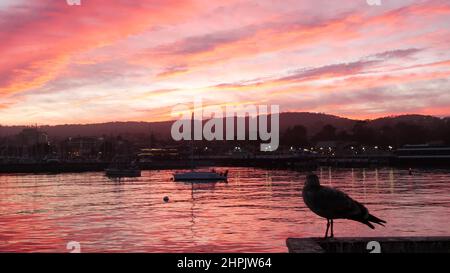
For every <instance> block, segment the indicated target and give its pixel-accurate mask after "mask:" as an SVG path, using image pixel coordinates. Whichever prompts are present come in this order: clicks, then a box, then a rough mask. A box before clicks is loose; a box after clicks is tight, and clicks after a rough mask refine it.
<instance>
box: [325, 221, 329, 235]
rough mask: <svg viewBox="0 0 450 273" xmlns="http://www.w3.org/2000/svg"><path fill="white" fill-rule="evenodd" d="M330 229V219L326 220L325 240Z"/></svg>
mask: <svg viewBox="0 0 450 273" xmlns="http://www.w3.org/2000/svg"><path fill="white" fill-rule="evenodd" d="M329 228H330V219H327V231H325V239H326V238H328V229H329Z"/></svg>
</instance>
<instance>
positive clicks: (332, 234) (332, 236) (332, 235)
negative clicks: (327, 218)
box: [330, 219, 334, 238]
mask: <svg viewBox="0 0 450 273" xmlns="http://www.w3.org/2000/svg"><path fill="white" fill-rule="evenodd" d="M333 224H334V223H333V219H331V237H330V238H334V233H333V226H334V225H333Z"/></svg>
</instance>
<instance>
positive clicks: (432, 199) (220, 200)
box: [0, 168, 450, 252]
mask: <svg viewBox="0 0 450 273" xmlns="http://www.w3.org/2000/svg"><path fill="white" fill-rule="evenodd" d="M317 173H318V174H319V175H320V177H321V181H322V184H324V185H331V186H333V187H338V188H340V189H343V190H345V191H346V192H347V193H348V194H349V195H351V196H352V197H354V198H355V199H357V200H359V201H361V202H363V203H364V204H366V205H367V207H368V208H369V209H370V211H371V212H372V213H373V214H374V215H376V216H378V217H380V218H382V219H385V220H386V221H387V222H388V225H387V226H386V227H385V228H383V227H380V228H379V227H377V229H376V230H371V229H369V228H368V227H366V226H365V225H362V224H359V223H354V222H350V221H345V220H341V221H336V222H335V235H336V236H395V235H447V236H448V235H450V228H449V227H450V172H449V171H438V170H436V171H420V170H418V171H417V172H416V173H415V174H414V175H412V176H410V175H408V173H407V171H406V170H396V169H378V170H376V169H370V170H369V169H366V170H363V169H354V170H351V169H346V170H342V169H340V170H339V169H338V170H335V169H329V168H322V169H320V170H318V171H317ZM171 174H172V171H145V172H143V176H142V177H140V178H133V179H127V180H124V181H121V182H117V181H112V180H109V179H108V178H106V177H105V176H104V175H103V173H99V172H93V173H82V174H58V175H1V176H0V251H1V252H4V251H19V252H36V251H39V252H47V251H52V252H55V251H56V252H67V250H66V244H67V242H69V241H78V242H80V243H81V251H82V252H99V251H100V252H116V251H130V252H286V251H287V249H286V246H285V240H286V238H287V237H309V236H323V234H324V231H325V223H326V221H325V220H323V219H321V218H319V217H318V216H316V215H314V214H313V213H312V212H310V211H308V210H307V209H306V208H305V205H304V204H303V201H302V200H301V197H300V189H301V188H302V186H303V181H304V176H305V174H304V173H299V172H293V171H266V170H261V169H252V168H230V176H231V178H230V179H229V182H228V183H216V184H188V183H181V182H173V181H171V180H170V179H171ZM164 196H168V197H169V198H170V201H169V202H168V203H165V202H164V201H163V198H164Z"/></svg>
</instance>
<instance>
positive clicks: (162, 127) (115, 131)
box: [0, 112, 444, 139]
mask: <svg viewBox="0 0 450 273" xmlns="http://www.w3.org/2000/svg"><path fill="white" fill-rule="evenodd" d="M358 121H359V120H354V119H348V118H342V117H338V116H333V115H328V114H322V113H308V112H292V113H281V114H280V131H281V133H282V132H283V131H285V130H286V129H287V128H288V127H293V126H296V125H303V126H305V127H306V128H307V130H308V135H309V136H312V135H314V134H316V133H317V132H318V131H320V130H321V129H322V127H323V126H325V125H327V124H331V125H333V126H334V127H336V128H337V130H338V131H342V130H347V131H349V130H351V128H353V126H354V125H355V123H357V122H358ZM401 122H404V123H413V124H415V125H420V126H423V127H425V128H428V129H434V128H439V126H442V124H443V122H444V120H443V119H440V118H437V117H433V116H424V115H403V116H396V117H383V118H378V119H374V120H368V121H367V125H368V126H370V127H372V128H381V127H383V126H395V125H396V124H398V123H401ZM172 124H173V121H164V122H133V121H132V122H108V123H97V124H66V125H56V126H40V127H39V128H40V129H41V130H42V131H45V132H47V134H48V135H49V136H50V137H51V138H52V139H61V138H67V137H70V136H72V137H73V136H102V135H127V134H150V133H153V134H155V135H156V136H157V137H159V138H167V137H169V136H170V129H171V126H172ZM24 128H25V126H0V136H11V135H15V134H18V133H19V132H20V131H21V130H22V129H24Z"/></svg>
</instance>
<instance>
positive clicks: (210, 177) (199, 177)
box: [173, 170, 228, 181]
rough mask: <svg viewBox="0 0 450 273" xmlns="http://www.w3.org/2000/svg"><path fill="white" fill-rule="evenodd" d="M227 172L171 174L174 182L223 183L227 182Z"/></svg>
mask: <svg viewBox="0 0 450 273" xmlns="http://www.w3.org/2000/svg"><path fill="white" fill-rule="evenodd" d="M227 177H228V171H225V172H216V171H214V170H211V171H194V170H192V171H188V172H178V173H174V174H173V180H174V181H223V180H227Z"/></svg>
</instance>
